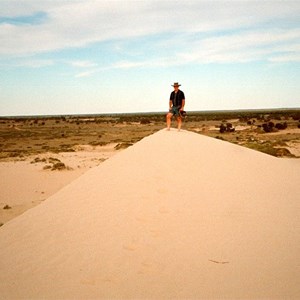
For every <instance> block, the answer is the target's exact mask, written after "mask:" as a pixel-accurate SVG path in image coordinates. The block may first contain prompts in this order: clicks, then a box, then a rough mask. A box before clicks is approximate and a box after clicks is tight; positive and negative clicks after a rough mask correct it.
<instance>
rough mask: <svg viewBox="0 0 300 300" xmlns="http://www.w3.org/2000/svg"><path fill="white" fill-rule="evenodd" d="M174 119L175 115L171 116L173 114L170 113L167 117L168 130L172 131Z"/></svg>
mask: <svg viewBox="0 0 300 300" xmlns="http://www.w3.org/2000/svg"><path fill="white" fill-rule="evenodd" d="M172 117H173V114H171V113H168V114H167V116H166V119H167V130H170V127H171V119H172Z"/></svg>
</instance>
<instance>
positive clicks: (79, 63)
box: [70, 60, 97, 68]
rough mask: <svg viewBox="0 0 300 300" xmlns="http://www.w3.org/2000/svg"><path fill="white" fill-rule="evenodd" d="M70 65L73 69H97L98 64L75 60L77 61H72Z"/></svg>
mask: <svg viewBox="0 0 300 300" xmlns="http://www.w3.org/2000/svg"><path fill="white" fill-rule="evenodd" d="M70 65H71V66H73V67H79V68H91V67H96V66H97V64H96V63H94V62H92V61H88V60H75V61H71V62H70Z"/></svg>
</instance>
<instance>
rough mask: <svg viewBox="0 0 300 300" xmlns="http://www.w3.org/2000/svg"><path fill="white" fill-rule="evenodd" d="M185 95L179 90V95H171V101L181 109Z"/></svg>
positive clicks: (173, 93)
mask: <svg viewBox="0 0 300 300" xmlns="http://www.w3.org/2000/svg"><path fill="white" fill-rule="evenodd" d="M184 99H185V98H184V93H183V91H181V90H178V92H177V93H175V91H173V92H172V93H171V95H170V101H172V104H173V106H175V107H178V108H181V106H182V100H184Z"/></svg>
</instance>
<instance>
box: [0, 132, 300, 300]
mask: <svg viewBox="0 0 300 300" xmlns="http://www.w3.org/2000/svg"><path fill="white" fill-rule="evenodd" d="M299 182H300V161H299V160H296V159H285V160H282V159H278V158H275V157H271V156H268V155H265V154H262V153H259V152H256V151H253V150H249V149H246V148H243V147H239V146H236V145H233V144H230V143H227V142H223V141H220V140H217V139H212V138H208V137H205V136H201V135H198V134H195V133H191V132H187V131H181V132H177V131H175V130H171V131H170V132H168V131H165V130H162V131H159V132H158V133H156V134H154V135H151V136H149V137H147V138H144V139H143V140H141V141H140V142H138V143H136V144H135V145H134V146H132V147H130V148H128V149H126V150H124V151H122V152H120V153H118V154H117V155H115V156H113V157H112V158H110V159H109V160H107V161H105V162H104V163H102V164H100V165H99V166H98V167H95V168H92V169H90V170H89V171H87V172H86V173H85V174H83V175H82V176H80V177H79V178H77V179H75V180H74V181H72V182H71V183H70V184H69V185H67V186H65V187H64V188H63V189H61V190H60V191H59V192H57V193H56V194H54V195H52V196H51V197H49V198H48V199H47V200H46V201H44V202H42V204H40V205H38V206H36V207H35V208H33V209H30V210H28V211H27V212H25V213H24V214H22V215H21V216H19V217H17V218H15V219H13V220H11V221H10V222H8V223H6V224H5V225H3V226H2V227H1V228H0V245H1V247H0V270H1V272H0V299H22V298H23V299H49V298H52V299H109V298H118V299H125V298H127V299H133V298H134V299H146V298H147V299H149V298H153V299H167V298H169V299H176V298H177V299H187V298H191V299H207V298H213V299H216V298H231V299H237V298H244V299H245V298H248V299H249V298H251V299H257V298H263V299H299V298H300V265H299V261H300V218H299V208H300V201H299V200H300V199H299V198H300V196H299Z"/></svg>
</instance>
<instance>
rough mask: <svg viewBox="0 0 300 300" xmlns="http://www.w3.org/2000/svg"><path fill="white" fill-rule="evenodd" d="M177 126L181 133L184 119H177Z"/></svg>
mask: <svg viewBox="0 0 300 300" xmlns="http://www.w3.org/2000/svg"><path fill="white" fill-rule="evenodd" d="M177 124H178V127H177V128H178V131H180V129H181V124H182V119H181V117H177Z"/></svg>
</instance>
